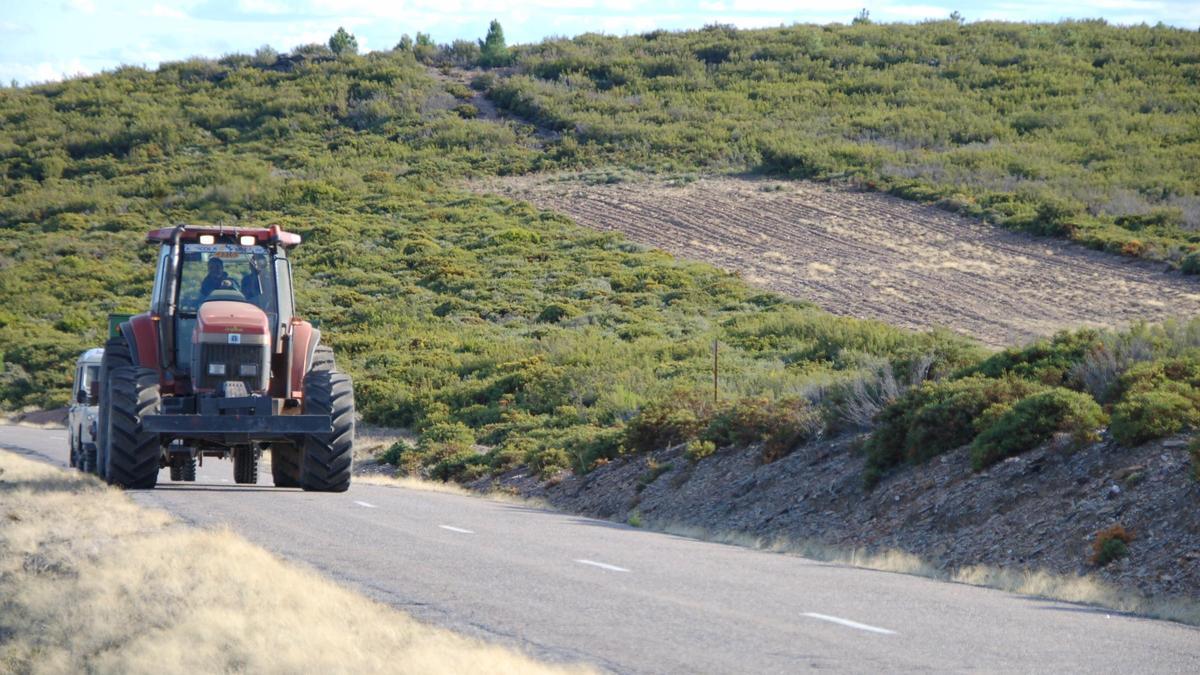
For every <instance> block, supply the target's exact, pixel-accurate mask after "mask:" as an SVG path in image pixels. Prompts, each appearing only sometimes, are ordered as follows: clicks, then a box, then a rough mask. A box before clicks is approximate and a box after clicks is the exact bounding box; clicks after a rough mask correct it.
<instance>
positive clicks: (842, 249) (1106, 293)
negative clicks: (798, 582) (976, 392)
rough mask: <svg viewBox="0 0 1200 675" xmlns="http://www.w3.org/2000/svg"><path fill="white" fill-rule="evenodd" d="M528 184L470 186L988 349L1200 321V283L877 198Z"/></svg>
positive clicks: (811, 186) (554, 179) (658, 183)
mask: <svg viewBox="0 0 1200 675" xmlns="http://www.w3.org/2000/svg"><path fill="white" fill-rule="evenodd" d="M619 180H620V181H621V182H615V183H607V182H603V181H600V180H598V179H597V178H596V176H594V175H593V176H580V175H577V174H558V175H547V174H541V175H531V176H516V177H505V178H497V179H490V180H486V181H480V182H476V183H472V189H475V190H477V191H480V192H492V193H502V194H505V195H508V196H511V197H514V198H518V199H524V200H528V201H530V202H533V203H534V204H536V205H537V206H539V207H541V208H545V209H550V210H554V211H559V212H561V213H565V214H567V215H569V216H571V217H572V218H574V219H575V220H576V221H577V222H578V223H580V224H581V225H585V226H587V227H591V228H594V229H597V230H617V231H620V232H623V233H624V234H626V235H627V236H629V238H631V239H633V240H634V241H637V242H640V243H643V244H646V245H649V246H654V247H657V248H661V249H663V250H665V251H668V252H670V253H673V254H675V255H678V256H680V257H684V258H691V259H695V260H703V261H706V262H709V263H712V264H714V265H716V266H718V267H721V268H723V269H726V270H730V271H733V272H737V273H739V274H740V275H741V276H742V277H743V278H744V279H746V280H747V281H749V282H750V283H753V284H755V285H758V286H762V287H764V288H768V289H770V290H774V291H778V292H781V293H785V294H787V295H791V296H795V297H800V298H804V299H807V300H811V301H812V302H814V303H816V304H818V305H820V306H821V307H823V308H825V309H827V310H829V311H830V312H833V313H835V314H841V315H848V316H855V317H860V318H870V319H879V320H882V321H886V322H888V323H891V324H894V325H899V326H906V327H910V328H918V329H924V328H931V327H934V326H945V327H948V328H950V329H951V330H954V331H956V332H959V333H963V334H966V335H971V336H974V337H976V338H979V339H980V340H982V341H983V342H985V343H987V344H990V345H992V346H1007V345H1011V344H1013V343H1018V342H1024V341H1027V340H1029V339H1031V338H1033V337H1035V336H1042V335H1048V334H1051V333H1053V332H1055V331H1057V330H1059V329H1063V328H1073V327H1079V326H1087V325H1092V326H1106V327H1113V328H1117V327H1121V326H1124V325H1127V324H1129V323H1131V322H1135V321H1151V322H1155V321H1161V320H1163V319H1165V318H1167V317H1171V316H1195V315H1197V314H1200V281H1197V280H1195V279H1192V278H1188V277H1184V276H1181V275H1179V274H1178V273H1167V272H1164V271H1163V270H1164V268H1163V266H1162V265H1157V264H1154V263H1149V262H1145V261H1136V260H1132V259H1129V258H1123V257H1119V256H1114V255H1109V254H1105V253H1100V252H1096V251H1091V250H1088V249H1085V248H1083V247H1081V246H1078V245H1076V244H1071V243H1069V242H1065V241H1062V240H1058V239H1051V238H1039V237H1032V236H1027V235H1023V234H1019V233H1015V232H1010V231H1006V230H1003V229H1001V228H998V227H995V226H993V225H988V224H986V223H983V222H980V221H977V220H973V219H970V218H964V217H960V216H957V215H955V214H952V213H949V212H946V211H943V210H941V209H937V208H933V207H928V206H922V205H919V204H914V203H912V202H908V201H904V200H901V199H898V198H895V197H891V196H888V195H884V194H879V193H868V192H854V191H849V190H846V189H842V188H839V187H836V186H832V185H828V184H821V183H811V182H803V181H777V180H767V179H759V178H737V177H704V178H699V179H698V180H694V181H689V180H678V179H676V180H664V179H658V178H639V177H636V176H634V177H632V178H630V177H619Z"/></svg>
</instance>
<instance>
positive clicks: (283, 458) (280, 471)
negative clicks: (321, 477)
mask: <svg viewBox="0 0 1200 675" xmlns="http://www.w3.org/2000/svg"><path fill="white" fill-rule="evenodd" d="M271 478H272V479H273V480H274V481H275V487H281V488H295V487H300V449H299V448H297V447H295V446H293V445H289V444H286V443H275V444H274V445H272V446H271Z"/></svg>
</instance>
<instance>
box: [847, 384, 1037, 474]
mask: <svg viewBox="0 0 1200 675" xmlns="http://www.w3.org/2000/svg"><path fill="white" fill-rule="evenodd" d="M1042 388H1043V387H1042V386H1041V385H1039V384H1036V383H1032V382H1028V381H1025V380H1021V379H1018V378H1016V377H1012V376H1006V377H1002V378H1000V379H990V378H986V377H983V376H980V375H973V376H970V377H965V378H962V379H959V380H947V381H942V382H926V383H923V384H922V385H920V386H918V387H914V388H912V389H910V390H909V391H907V392H906V393H905V394H904V395H903V396H901V397H900V399H898V400H897V401H896V402H894V403H893V404H892V405H890V406H888V407H887V408H885V409H884V410H883V412H882V413H881V414H880V422H879V426H878V427H877V428H876V430H875V431H874V432H873V433H872V434H871V437H870V438H869V439H868V440H867V443H866V445H865V450H866V452H867V469H866V476H867V483H868V486H870V485H874V484H875V483H876V482H878V480H879V479H880V478H882V477H883V475H884V474H885V473H886V472H887V471H888V470H889V469H891V468H892V467H895V466H898V465H900V464H902V463H904V462H914V463H919V462H924V461H927V460H928V459H930V458H931V457H935V456H937V455H939V454H942V453H945V452H948V451H950V450H953V449H955V448H958V447H961V446H963V445H966V444H968V443H970V442H971V441H972V440H973V439H974V438H975V436H976V435H977V434H978V431H979V429H978V419H979V418H980V416H981V415H983V414H984V413H985V411H988V410H989V409H993V408H994V407H995V406H1004V405H1008V404H1012V403H1014V402H1016V401H1017V400H1019V399H1021V398H1024V397H1026V396H1029V395H1030V394H1032V393H1034V392H1036V391H1038V390H1039V389H1042Z"/></svg>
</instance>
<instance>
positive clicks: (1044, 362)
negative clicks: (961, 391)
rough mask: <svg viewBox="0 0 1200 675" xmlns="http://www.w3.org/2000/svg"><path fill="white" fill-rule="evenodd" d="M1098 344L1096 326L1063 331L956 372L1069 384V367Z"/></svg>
mask: <svg viewBox="0 0 1200 675" xmlns="http://www.w3.org/2000/svg"><path fill="white" fill-rule="evenodd" d="M1099 344H1100V332H1099V331H1097V330H1095V329H1092V328H1085V329H1083V330H1078V331H1062V332H1060V333H1057V334H1056V335H1055V336H1054V337H1053V338H1051V339H1049V340H1045V339H1042V340H1037V341H1035V342H1033V343H1032V344H1029V345H1027V346H1025V347H1020V348H1016V347H1014V348H1009V349H1006V350H1004V351H1002V352H999V353H997V354H996V355H994V356H992V357H990V358H988V359H985V360H984V361H983V362H981V363H979V364H978V365H976V366H972V367H970V368H967V369H964V370H963V371H962V372H961V373H959V375H960V376H966V375H976V374H978V375H984V376H986V377H1001V376H1003V375H1015V376H1017V377H1021V378H1024V379H1029V380H1036V381H1038V382H1041V383H1042V384H1045V385H1049V386H1066V385H1069V384H1070V375H1071V371H1072V369H1074V368H1075V366H1076V365H1078V364H1079V363H1080V362H1082V361H1083V360H1084V358H1085V357H1086V356H1087V355H1088V353H1089V352H1090V351H1091V350H1093V349H1095V348H1096V347H1097V346H1098V345H1099Z"/></svg>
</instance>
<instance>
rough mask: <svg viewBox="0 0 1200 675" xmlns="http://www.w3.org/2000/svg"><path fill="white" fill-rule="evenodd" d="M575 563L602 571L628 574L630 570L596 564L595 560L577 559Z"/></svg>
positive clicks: (605, 564)
mask: <svg viewBox="0 0 1200 675" xmlns="http://www.w3.org/2000/svg"><path fill="white" fill-rule="evenodd" d="M575 562H577V563H579V564H581V565H591V566H592V567H599V568H600V569H602V570H608V571H610V572H628V571H629V570H627V569H625V568H624V567H617V566H616V565H609V564H608V563H602V562H596V561H595V560H583V559H577V560H576V561H575Z"/></svg>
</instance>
